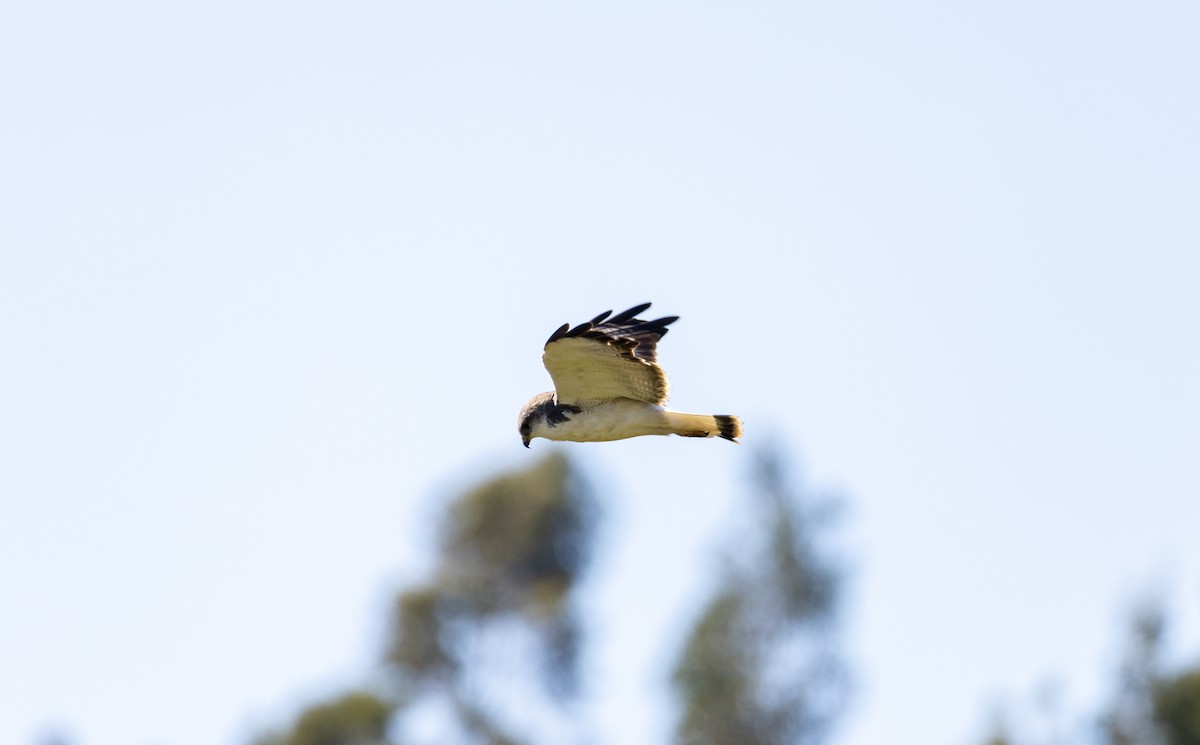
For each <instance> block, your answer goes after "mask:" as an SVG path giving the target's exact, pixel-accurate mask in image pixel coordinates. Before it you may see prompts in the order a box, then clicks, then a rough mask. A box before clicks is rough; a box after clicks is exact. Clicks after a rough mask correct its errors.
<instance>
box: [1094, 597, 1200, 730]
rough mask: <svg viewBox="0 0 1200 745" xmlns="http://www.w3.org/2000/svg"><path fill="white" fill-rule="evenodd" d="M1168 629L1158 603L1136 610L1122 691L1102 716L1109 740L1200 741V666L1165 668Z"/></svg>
mask: <svg viewBox="0 0 1200 745" xmlns="http://www.w3.org/2000/svg"><path fill="white" fill-rule="evenodd" d="M1165 629H1166V615H1165V613H1164V612H1163V610H1162V608H1161V606H1159V605H1158V604H1157V603H1145V604H1144V605H1143V606H1142V607H1141V608H1140V609H1139V610H1138V611H1137V612H1136V613H1135V614H1134V617H1133V623H1132V629H1131V634H1130V641H1129V650H1128V651H1127V652H1126V655H1125V659H1124V661H1123V662H1122V664H1121V668H1120V676H1119V681H1118V687H1117V694H1116V696H1115V698H1114V700H1113V702H1112V703H1111V704H1110V705H1109V708H1108V711H1106V712H1105V713H1104V715H1103V716H1102V717H1101V719H1100V728H1101V733H1102V739H1103V741H1104V742H1105V743H1106V744H1107V745H1200V667H1193V668H1190V669H1184V670H1182V671H1179V672H1175V673H1170V672H1165V671H1164V670H1163V669H1162V662H1161V657H1162V640H1163V636H1164V632H1165Z"/></svg>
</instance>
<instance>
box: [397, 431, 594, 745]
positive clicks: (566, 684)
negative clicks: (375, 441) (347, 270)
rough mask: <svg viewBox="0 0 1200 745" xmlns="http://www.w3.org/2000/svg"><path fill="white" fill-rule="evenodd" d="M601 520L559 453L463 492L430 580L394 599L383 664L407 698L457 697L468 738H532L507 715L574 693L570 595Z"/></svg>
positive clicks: (453, 708)
mask: <svg viewBox="0 0 1200 745" xmlns="http://www.w3.org/2000/svg"><path fill="white" fill-rule="evenodd" d="M595 517H596V508H595V503H594V501H593V499H592V496H591V493H590V491H589V489H588V488H587V486H586V484H585V483H584V482H583V480H582V478H581V477H580V476H579V474H578V473H577V472H576V471H575V470H574V469H573V468H572V467H571V465H570V464H569V463H568V461H567V460H566V458H564V457H563V456H561V455H558V454H551V455H550V456H548V457H546V458H544V459H543V460H541V461H540V462H538V463H536V464H535V465H533V466H532V467H530V468H529V469H527V470H525V471H521V472H517V473H511V474H506V475H501V476H498V477H496V478H493V479H491V480H489V481H487V482H485V483H483V484H481V485H480V486H478V487H476V488H474V489H472V490H470V491H468V492H467V493H466V494H464V495H463V496H462V497H460V498H459V499H457V500H455V502H454V503H453V504H452V505H451V506H450V508H449V510H448V511H447V515H446V518H445V521H444V523H443V524H442V527H441V535H440V538H441V539H440V552H439V557H438V561H437V564H436V566H435V569H434V572H433V575H432V577H431V578H430V580H429V581H428V582H427V583H425V584H424V585H423V586H420V587H417V588H414V589H410V590H407V591H404V592H402V593H400V595H399V596H398V597H397V599H396V604H395V609H394V612H393V619H392V623H391V631H390V634H389V641H388V649H387V654H386V662H387V664H388V666H389V669H390V670H391V671H392V672H394V673H395V678H396V681H397V683H398V685H399V689H400V695H401V697H402V699H403V700H404V701H405V702H406V703H408V704H418V703H420V702H422V701H426V702H428V701H429V700H431V699H435V700H438V699H440V700H441V701H442V702H443V703H445V704H449V706H448V707H444V708H445V709H448V710H449V711H450V712H452V716H453V718H455V719H456V720H457V721H456V722H455V723H454V727H453V729H455V730H457V731H458V732H459V733H460V734H461V735H462V736H463V739H467V740H473V741H477V742H484V743H495V744H496V745H500V743H518V742H525V741H527V740H528V741H533V740H532V739H529V738H527V737H522V736H518V735H516V734H514V730H515V729H516V728H517V727H518V724H522V723H518V722H516V721H512V720H513V719H514V717H513V716H509V717H508V718H507V719H506V720H505V721H501V719H500V717H499V712H501V711H504V712H507V713H510V714H511V713H512V712H514V711H518V710H519V711H520V712H522V713H524V714H525V715H526V718H529V717H530V716H544V715H545V714H546V712H547V711H550V710H552V709H553V708H554V707H546V706H541V707H538V706H531V703H533V700H532V699H535V698H536V697H537V696H538V695H539V694H540V695H541V696H542V697H543V698H544V699H546V702H549V701H555V702H560V703H562V702H567V701H569V700H570V699H571V698H572V696H573V694H574V693H575V691H576V687H577V681H578V669H577V668H578V649H579V638H580V634H581V632H580V628H579V620H578V614H577V612H576V610H575V608H574V604H573V602H572V595H571V592H572V590H573V589H574V588H575V586H576V584H577V583H578V580H579V579H580V577H581V576H582V573H583V571H584V569H585V568H586V566H587V562H588V559H589V558H590V554H591V544H592V536H593V528H594V525H595ZM531 659H532V660H534V661H536V664H535V665H534V669H533V670H532V671H531V672H530V674H528V675H525V676H524V679H523V676H522V671H523V670H526V669H527V668H528V667H529V666H528V665H527V664H526V663H527V661H529V660H531ZM514 696H515V697H517V698H519V704H520V706H512V705H511V704H512V703H514V702H513V701H512V700H511V699H512V697H514ZM506 698H508V699H509V700H508V701H506V700H505V699H506ZM496 702H502V703H501V704H500V705H496ZM506 703H507V704H510V705H504V704H506ZM523 724H524V727H523V729H537V730H538V731H540V732H546V731H548V730H553V727H552V725H550V724H548V723H547V722H545V721H538V722H537V723H536V724H531V723H530V722H524V723H523ZM558 724H559V725H562V724H563V722H562V721H560V722H559V723H558ZM558 736H562V735H561V732H560V733H559V735H558Z"/></svg>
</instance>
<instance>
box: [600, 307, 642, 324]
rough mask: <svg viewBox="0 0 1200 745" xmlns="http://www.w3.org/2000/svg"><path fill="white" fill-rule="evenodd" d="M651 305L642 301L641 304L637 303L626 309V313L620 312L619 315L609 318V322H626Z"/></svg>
mask: <svg viewBox="0 0 1200 745" xmlns="http://www.w3.org/2000/svg"><path fill="white" fill-rule="evenodd" d="M650 305H651V304H650V303H642V304H641V305H635V306H633V307H632V308H630V309H629V310H627V311H625V312H624V313H618V314H617V315H615V316H613V317H612V318H610V319H608V322H609V323H625V322H626V321H629V320H632V319H633V318H634V317H635V316H637V314H638V313H641V312H642V311H644V310H646V309H647V308H649V307H650Z"/></svg>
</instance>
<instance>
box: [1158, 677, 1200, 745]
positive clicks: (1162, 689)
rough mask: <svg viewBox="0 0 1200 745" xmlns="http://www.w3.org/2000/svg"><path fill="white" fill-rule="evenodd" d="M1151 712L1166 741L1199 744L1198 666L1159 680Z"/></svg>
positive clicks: (1199, 686)
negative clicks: (1152, 711)
mask: <svg viewBox="0 0 1200 745" xmlns="http://www.w3.org/2000/svg"><path fill="white" fill-rule="evenodd" d="M1154 716H1155V718H1156V719H1157V720H1158V723H1159V725H1160V726H1161V727H1162V730H1163V736H1164V738H1165V739H1166V741H1167V745H1200V667H1195V668H1192V669H1191V670H1186V671H1184V672H1182V673H1179V674H1178V675H1174V676H1169V677H1167V678H1165V679H1163V680H1161V681H1159V683H1158V685H1157V687H1156V689H1155V693H1154Z"/></svg>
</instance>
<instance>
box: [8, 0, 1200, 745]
mask: <svg viewBox="0 0 1200 745" xmlns="http://www.w3.org/2000/svg"><path fill="white" fill-rule="evenodd" d="M1198 38H1200V6H1198V5H1197V4H1195V3H1192V2H1175V3H1171V2H1157V3H1156V2H1111V3H1083V2H1075V3H1065V2H1064V3H1050V4H1047V3H1044V2H1003V3H999V2H995V3H972V4H965V3H960V4H950V3H934V2H909V3H895V2H851V3H837V4H826V5H819V4H801V3H736V4H735V3H646V2H636V3H633V2H618V3H607V4H604V5H596V4H584V3H550V2H528V3H514V4H495V3H466V2H462V3H455V2H450V3H437V4H432V3H427V4H413V3H374V2H368V3H359V4H339V5H336V6H334V5H332V4H329V5H326V4H318V3H307V2H301V3H282V2H279V3H254V4H246V3H230V2H208V3H195V4H186V5H181V4H162V3H151V2H140V3H138V2H116V3H104V4H95V3H74V2H65V3H57V4H50V3H20V4H18V3H10V4H9V5H8V6H6V7H5V8H4V9H2V10H0V101H2V103H0V206H2V207H0V349H2V350H3V356H2V359H3V364H0V603H2V605H0V611H2V612H0V742H6V743H33V742H34V741H35V740H36V739H37V738H38V737H39V736H42V735H43V734H44V733H46V732H49V731H59V732H65V733H67V734H68V735H69V736H70V737H71V738H72V741H73V742H75V743H78V745H213V743H217V744H218V745H241V744H242V743H245V742H246V741H247V740H248V739H249V738H250V737H251V736H252V735H253V734H254V733H255V732H257V731H258V729H259V728H261V727H264V726H268V725H271V724H276V723H279V722H282V721H285V720H286V718H287V717H288V715H289V714H290V713H292V712H294V711H296V710H297V709H298V708H299V707H300V706H302V705H303V704H304V703H306V702H308V701H311V700H313V699H314V698H316V697H320V696H324V695H327V694H329V693H332V692H335V691H337V690H340V688H341V687H342V686H346V685H351V684H354V683H357V682H359V681H361V680H363V679H365V678H366V677H367V676H368V675H369V673H370V671H371V669H372V667H373V665H374V664H375V661H376V660H377V659H378V656H379V652H380V645H381V634H382V625H383V622H384V612H385V609H386V608H387V606H388V603H389V601H390V599H391V597H392V595H393V593H394V592H395V591H396V590H397V589H399V588H400V587H402V586H403V585H404V583H405V582H407V581H411V580H414V579H417V578H419V577H420V576H421V572H422V571H423V569H425V568H426V567H427V564H426V563H425V562H427V560H428V550H429V548H430V534H429V533H430V531H429V521H430V518H431V516H433V515H436V514H437V512H438V508H439V506H440V505H442V504H444V503H445V501H446V500H447V499H448V498H449V497H450V496H452V495H453V494H454V493H455V490H456V489H458V488H460V487H463V486H466V485H470V484H471V483H473V482H474V481H476V480H478V479H480V478H483V477H485V476H487V475H490V474H492V473H494V472H496V471H497V470H499V469H507V468H517V467H520V466H522V465H524V464H527V463H530V462H531V460H532V459H533V458H536V457H537V456H538V452H537V451H539V450H541V451H543V452H544V451H545V450H547V449H548V448H550V447H553V446H551V445H549V444H547V443H544V442H542V441H537V442H535V444H534V451H533V452H532V453H531V452H529V451H526V450H524V449H523V448H522V447H521V445H520V440H519V437H518V436H517V432H516V414H517V411H518V410H519V409H520V406H521V404H523V403H524V401H525V400H526V398H528V397H529V396H530V395H532V394H534V393H537V392H539V391H542V390H546V389H547V388H548V387H549V378H548V376H547V375H546V374H545V372H544V370H543V369H542V368H541V364H540V360H539V355H540V350H541V344H542V342H543V341H544V339H545V338H546V336H548V335H549V333H550V332H551V331H552V330H553V329H554V328H555V327H556V326H558V325H559V324H561V323H564V322H568V321H570V322H579V321H582V320H585V319H587V318H590V317H591V316H593V315H595V314H596V313H598V312H599V311H601V310H604V309H607V308H613V309H616V310H620V309H623V308H625V307H628V306H630V305H633V304H636V303H639V302H643V301H647V300H650V301H653V302H654V303H655V307H654V310H655V311H661V313H662V314H663V315H676V314H677V315H680V316H682V319H681V320H680V321H679V322H678V323H677V324H676V325H675V326H673V327H672V333H671V335H670V336H669V337H667V339H666V340H665V341H664V343H663V345H662V347H661V350H660V354H661V359H662V362H663V364H664V365H665V366H666V368H667V371H668V373H669V374H671V377H672V383H673V404H674V405H675V406H676V407H678V408H680V409H684V410H694V411H713V412H720V413H724V412H731V413H737V414H740V415H742V416H743V418H744V419H745V422H746V433H747V434H746V445H745V446H742V447H737V446H733V445H730V444H728V443H725V442H716V441H697V440H688V439H681V438H670V439H666V438H662V439H659V438H654V439H651V438H642V439H639V440H633V441H628V442H621V443H611V444H598V445H578V446H568V449H569V452H570V454H571V455H572V456H574V457H575V459H576V461H577V462H578V463H580V464H581V465H582V466H583V467H585V468H586V469H587V471H588V473H589V474H590V475H591V476H592V477H593V479H594V480H595V481H596V483H597V485H598V486H599V487H600V488H601V489H602V501H603V503H604V507H605V512H606V515H607V522H606V524H605V527H604V532H603V535H604V537H605V542H604V543H603V544H602V545H601V547H600V551H599V554H598V556H597V561H596V565H595V571H594V575H593V578H592V580H591V583H592V584H591V589H592V590H593V595H592V599H591V600H589V606H590V608H591V610H592V615H591V624H592V626H591V631H592V637H591V639H592V642H593V644H594V645H595V646H594V649H593V652H592V659H593V661H594V663H595V667H596V672H595V674H594V675H593V677H592V678H591V680H590V681H589V683H590V686H591V692H592V695H593V696H594V701H595V704H594V705H593V706H592V707H591V709H590V711H589V712H587V714H586V716H589V717H591V718H592V719H593V720H594V721H595V728H596V731H597V733H598V739H597V741H598V742H599V743H602V744H603V743H637V742H646V743H653V742H660V741H664V739H665V737H666V733H668V732H669V729H670V726H671V722H672V718H671V717H672V710H671V700H670V699H669V698H668V697H667V696H666V693H665V691H666V688H665V679H666V676H667V671H668V669H669V665H670V663H671V662H672V659H673V655H674V653H675V651H676V650H677V649H678V645H679V643H680V636H681V634H683V633H684V631H685V630H686V628H687V623H688V622H689V620H690V619H691V617H692V614H693V613H694V611H695V610H696V608H697V607H698V604H699V603H700V602H701V601H702V600H703V598H704V596H705V591H706V590H707V589H708V584H707V582H708V581H709V577H710V570H711V569H712V567H713V549H714V548H716V547H717V546H719V545H720V538H721V536H723V535H725V534H726V533H727V531H726V530H725V529H724V528H725V526H726V524H727V523H728V521H729V520H730V519H731V517H732V511H733V510H735V509H736V505H737V497H738V493H737V491H736V487H735V484H736V483H737V481H738V479H739V478H740V477H741V476H742V475H743V474H744V473H745V470H746V468H747V466H748V462H749V458H748V455H749V454H750V447H752V446H753V445H754V443H755V442H756V441H757V442H763V441H768V440H774V439H778V440H780V441H782V442H783V443H785V445H786V447H787V448H788V452H790V453H791V454H793V455H794V456H795V457H796V458H797V460H798V462H799V464H800V466H801V470H802V472H803V473H804V475H805V478H806V480H807V483H808V484H810V485H811V486H814V487H816V488H819V489H825V490H831V491H835V492H838V493H840V494H842V495H844V496H845V498H846V501H847V506H848V510H847V514H846V516H845V518H846V519H845V521H844V529H843V531H842V540H841V541H840V547H841V550H842V551H843V552H844V554H845V556H846V557H847V559H848V560H849V563H850V565H851V566H852V569H853V572H852V583H851V585H850V588H849V590H850V595H849V602H848V605H847V608H846V619H847V624H846V628H845V631H844V644H845V649H846V652H847V654H848V656H849V658H850V661H851V663H852V665H853V668H854V671H855V676H856V681H857V690H856V696H855V699H854V703H853V706H852V708H851V709H850V711H849V712H848V713H847V716H846V719H845V720H844V724H843V727H842V728H841V729H840V731H839V735H840V736H839V737H838V738H837V740H836V741H837V742H839V743H843V744H844V745H878V743H882V742H911V743H923V744H929V745H957V744H959V743H965V742H969V741H971V738H972V737H973V736H975V735H976V734H978V733H979V732H980V731H981V728H983V727H984V725H985V724H986V723H987V721H988V718H989V716H990V714H991V712H992V711H994V710H995V708H996V707H997V706H998V705H1003V703H1004V702H1005V701H1018V702H1020V701H1023V700H1024V699H1026V698H1027V697H1028V696H1029V695H1030V694H1031V692H1033V691H1035V690H1037V689H1038V687H1039V686H1043V685H1044V683H1045V681H1047V680H1054V681H1057V685H1059V686H1060V687H1061V689H1062V691H1063V694H1062V697H1063V709H1064V712H1065V713H1064V716H1065V718H1066V719H1068V720H1069V721H1068V725H1069V726H1071V727H1077V726H1084V725H1086V721H1083V720H1078V721H1077V719H1078V716H1077V715H1081V714H1083V713H1086V712H1089V711H1094V710H1095V709H1096V707H1097V706H1098V704H1099V703H1100V701H1101V700H1102V698H1103V696H1104V695H1105V693H1106V688H1105V686H1106V685H1107V683H1108V681H1109V680H1110V679H1111V676H1110V671H1111V667H1112V665H1113V664H1114V662H1115V655H1116V653H1117V651H1118V648H1119V640H1120V639H1121V634H1122V631H1123V623H1124V617H1125V614H1126V611H1127V609H1128V606H1129V604H1130V603H1131V602H1132V601H1133V600H1134V599H1136V598H1137V597H1138V596H1139V595H1140V594H1141V593H1142V592H1143V591H1144V590H1146V589H1147V588H1151V589H1155V590H1157V591H1159V592H1160V593H1161V594H1162V596H1163V597H1164V598H1165V599H1166V602H1167V605H1168V608H1169V609H1170V611H1171V612H1172V618H1173V620H1174V621H1175V625H1174V630H1173V632H1172V636H1171V641H1170V652H1171V659H1173V660H1175V661H1177V662H1185V661H1188V660H1195V659H1196V658H1197V657H1200V538H1198V536H1197V534H1198V533H1200V467H1198V463H1200V458H1198V457H1197V451H1198V446H1200V386H1198V385H1197V380H1200V344H1198V343H1197V339H1198V338H1200V336H1198V334H1197V322H1198V320H1200V136H1197V133H1198V132H1200V94H1198V93H1197V90H1198V89H1197V85H1196V74H1197V71H1200V45H1197V43H1196V40H1197V39H1198Z"/></svg>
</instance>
